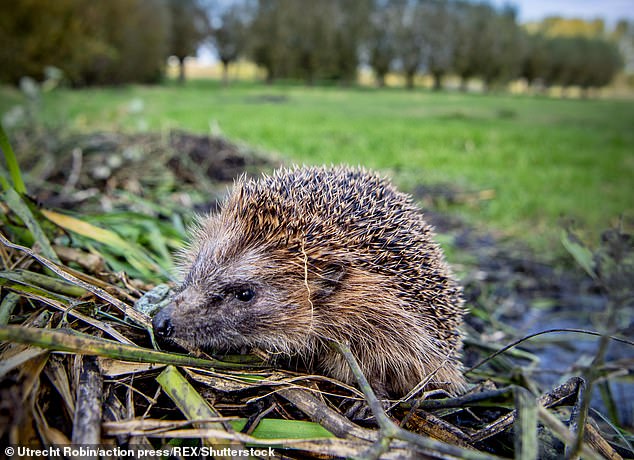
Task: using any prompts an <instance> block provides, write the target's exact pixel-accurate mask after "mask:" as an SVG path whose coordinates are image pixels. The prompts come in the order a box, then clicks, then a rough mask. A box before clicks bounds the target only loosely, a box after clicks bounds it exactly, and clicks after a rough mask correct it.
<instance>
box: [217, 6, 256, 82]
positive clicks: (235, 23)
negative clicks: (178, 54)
mask: <svg viewBox="0 0 634 460" xmlns="http://www.w3.org/2000/svg"><path fill="white" fill-rule="evenodd" d="M248 23H249V13H248V11H247V7H246V5H244V4H241V3H237V4H233V5H231V6H230V7H229V8H227V9H226V10H225V11H224V12H223V13H222V14H221V15H220V25H219V26H218V27H216V28H214V34H213V39H214V43H215V45H216V50H217V51H218V57H219V58H220V62H222V81H223V83H224V84H225V85H226V84H227V83H228V82H229V64H230V63H232V62H234V61H235V60H236V59H238V57H239V56H240V55H241V54H243V53H244V51H245V49H246V43H247V30H248Z"/></svg>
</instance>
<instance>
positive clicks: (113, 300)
mask: <svg viewBox="0 0 634 460" xmlns="http://www.w3.org/2000/svg"><path fill="white" fill-rule="evenodd" d="M47 142H48V143H49V144H50V145H49V147H47V149H45V150H39V151H40V152H45V153H44V154H43V156H41V157H40V156H38V155H36V154H35V153H33V152H36V151H38V148H40V147H41V146H40V147H37V148H36V147H35V144H36V143H35V144H34V143H33V142H29V139H28V137H26V136H23V137H20V136H18V137H17V140H16V141H15V142H14V144H15V145H16V146H17V148H18V149H20V150H19V151H20V152H27V155H26V156H25V157H24V161H23V164H22V166H26V167H27V168H29V169H28V170H29V176H28V177H29V181H28V184H29V191H30V192H31V193H30V195H33V196H36V197H37V198H38V200H39V203H38V202H35V201H33V200H32V199H31V198H29V195H28V194H25V193H20V191H19V190H17V189H18V188H19V187H15V189H14V188H12V187H10V186H7V187H6V188H5V191H4V192H3V199H2V201H0V207H1V209H2V211H3V212H2V215H1V217H0V236H1V238H0V260H1V261H2V267H1V271H0V342H2V344H1V345H0V439H1V440H2V444H3V445H9V444H10V445H29V446H33V447H44V446H49V445H66V444H70V443H71V442H72V443H73V444H77V445H79V444H84V445H91V444H92V445H95V444H101V445H104V446H120V447H125V448H130V449H138V450H140V449H144V448H146V449H150V448H152V449H158V448H162V449H170V448H173V447H175V446H192V447H200V446H206V447H211V448H215V449H219V450H220V449H223V448H227V447H229V448H235V449H246V448H247V447H249V448H250V447H256V448H262V449H268V448H269V447H270V448H271V449H273V452H274V455H276V456H284V457H285V458H324V457H326V458H330V457H335V458H348V457H356V458H399V459H400V458H420V457H422V456H424V457H426V458H439V459H444V458H457V457H458V458H473V459H487V458H494V456H498V457H513V456H515V457H516V458H545V459H551V458H552V459H555V458H562V456H563V455H564V453H565V452H568V453H570V455H571V456H574V455H576V454H579V455H581V456H583V457H584V458H600V456H603V457H606V458H622V457H631V456H633V455H634V450H632V442H633V436H632V434H631V432H628V431H626V430H625V427H626V426H627V424H628V423H630V424H631V419H630V420H629V421H628V420H627V419H626V418H624V417H623V416H622V415H621V414H620V413H619V411H618V410H616V407H615V406H616V404H615V403H614V401H615V399H614V398H613V397H611V396H610V391H611V388H613V386H611V385H613V384H614V382H617V381H619V382H620V381H625V382H626V383H625V384H627V383H629V382H628V379H629V380H630V381H631V376H632V366H631V360H630V361H627V360H628V359H630V358H627V357H623V358H618V359H621V361H619V360H613V359H612V358H613V356H614V355H613V353H614V352H613V351H611V349H610V347H609V344H610V342H611V341H613V340H610V339H609V337H610V336H612V337H614V338H615V339H617V340H618V341H619V342H618V345H619V346H620V348H628V347H629V348H631V346H632V342H631V340H628V339H627V334H628V331H631V329H628V328H631V319H632V318H631V314H629V313H628V312H630V313H631V311H632V301H633V300H632V283H631V280H632V278H633V277H634V248H633V246H632V239H631V237H630V236H629V235H627V234H625V233H624V232H622V231H620V230H611V231H609V232H607V233H606V236H605V238H604V240H603V241H602V242H601V244H600V245H599V247H598V248H597V249H596V250H594V251H591V250H590V249H588V248H587V247H586V246H585V245H583V244H582V243H581V242H580V241H578V240H577V239H575V237H574V235H573V234H572V233H568V234H567V235H566V238H565V240H564V242H565V244H566V245H567V248H568V250H569V251H570V253H571V254H572V255H573V257H574V258H575V260H576V261H577V262H578V263H579V265H580V266H581V267H583V269H584V270H585V271H586V272H587V274H588V275H587V276H586V277H585V278H581V277H580V276H578V275H572V274H570V273H563V274H562V273H560V272H559V271H557V270H555V269H553V268H551V267H548V266H546V265H544V264H540V263H538V262H536V261H535V260H534V259H531V258H530V257H527V256H526V253H524V252H517V247H510V246H505V245H500V244H499V242H498V241H496V240H495V239H493V238H492V237H491V236H490V235H483V234H480V233H478V232H475V231H474V230H473V229H470V228H468V227H467V226H465V225H464V224H463V223H461V222H460V221H458V220H453V219H447V218H446V217H445V216H443V215H440V214H434V213H433V212H430V213H429V214H428V215H429V216H430V217H431V220H432V221H433V223H434V224H436V226H437V227H438V228H439V230H441V231H442V232H446V233H448V234H450V235H453V239H454V246H455V247H457V248H459V249H460V251H463V252H466V253H468V254H469V255H470V257H469V258H465V262H464V263H463V264H462V269H461V270H462V271H464V272H465V276H464V280H465V284H466V295H467V298H468V304H469V305H470V306H471V310H472V314H471V319H469V321H468V324H467V327H466V329H467V331H466V332H467V335H468V337H467V339H466V341H465V354H466V357H467V363H466V365H467V366H468V367H469V366H470V367H471V368H470V369H468V371H467V375H468V377H469V378H470V381H471V382H472V383H473V387H472V389H471V390H470V391H469V392H468V393H467V394H465V395H461V396H460V397H450V396H449V395H447V394H444V393H443V392H438V391H435V392H429V391H425V389H424V388H423V389H422V390H421V391H419V392H417V393H416V394H412V395H410V396H409V397H408V398H406V399H404V400H403V401H389V402H383V403H379V402H378V401H377V400H376V396H375V395H374V393H373V392H372V390H371V388H369V387H368V386H366V385H365V384H364V378H363V376H362V375H359V374H355V376H356V377H357V379H358V382H359V385H358V387H351V386H347V385H344V384H342V383H340V382H337V381H334V380H332V379H329V378H325V377H323V376H318V375H311V374H308V373H306V372H305V371H304V370H303V369H302V367H301V365H300V363H294V362H292V361H285V360H283V359H280V360H278V362H277V365H276V366H275V367H273V366H272V364H271V363H267V362H264V361H262V360H261V359H259V358H258V357H257V351H256V353H255V354H252V355H238V356H233V355H229V356H213V355H204V354H201V355H198V356H191V355H187V354H179V353H173V352H166V351H161V350H158V349H156V348H155V347H154V341H153V338H152V333H151V326H150V318H149V317H148V316H147V315H146V314H145V313H144V311H145V309H139V308H134V306H135V305H136V306H137V307H139V306H141V305H146V306H147V304H150V306H151V307H152V306H154V307H160V305H162V303H163V302H166V301H167V300H166V295H167V294H168V292H169V291H168V289H169V288H168V287H167V286H165V285H160V283H164V282H167V283H168V284H169V283H170V280H171V275H170V273H171V271H172V269H173V267H172V265H171V264H172V262H171V253H172V252H173V251H174V250H176V249H177V248H178V247H179V245H180V244H181V241H182V238H183V236H184V233H183V227H184V222H186V219H185V214H191V212H192V210H193V209H194V208H197V207H198V208H203V207H205V206H207V207H209V206H210V203H213V201H214V200H215V199H217V198H218V197H219V196H220V195H221V191H220V189H221V188H224V187H226V183H227V181H230V180H232V179H233V178H234V177H235V176H236V175H239V174H241V173H242V172H246V173H254V172H256V171H257V170H259V169H262V168H269V167H271V166H272V165H273V162H270V161H267V160H266V159H264V157H262V156H260V155H258V154H255V153H253V152H252V151H249V150H248V149H244V148H242V147H236V146H235V145H233V144H232V143H230V142H228V141H226V140H224V139H219V138H207V137H203V136H194V135H190V134H187V133H182V132H176V133H171V134H169V135H167V136H165V137H162V136H160V135H157V134H142V135H120V134H106V133H99V134H85V135H77V136H70V137H68V138H66V139H61V140H60V139H57V140H55V139H48V141H47ZM4 149H5V147H4V146H3V150H4ZM29 152H31V153H29ZM5 155H6V152H5ZM95 174H96V175H95ZM37 178H40V180H39V181H38V180H37ZM13 183H14V184H16V183H17V181H16V178H13ZM219 184H221V185H219ZM7 185H8V184H7ZM16 190H17V191H16ZM211 206H213V204H211ZM53 208H62V209H72V210H73V211H74V215H73V216H70V215H69V214H68V213H62V212H59V211H58V210H55V209H53ZM175 216H176V217H175ZM157 285H158V286H157ZM148 291H149V292H148ZM579 301H582V303H577V302H579ZM537 304H539V305H540V306H541V307H540V308H541V309H542V310H543V311H547V312H548V313H549V314H554V313H560V312H562V311H564V310H567V309H569V308H571V307H572V306H573V305H575V304H577V305H581V307H580V310H579V311H583V312H584V314H587V315H588V316H591V317H595V316H596V317H597V318H598V319H597V324H601V325H603V326H601V327H600V328H598V330H599V333H600V334H599V335H600V337H599V338H598V339H596V338H595V342H593V343H594V346H593V347H592V348H591V350H592V353H591V354H590V355H589V356H590V361H591V362H588V363H587V364H579V365H578V366H577V367H576V368H574V367H573V366H570V367H569V369H567V370H569V371H570V372H569V373H568V374H566V375H564V376H562V378H560V379H558V380H557V382H556V383H553V384H547V385H546V386H544V384H543V381H542V382H541V383H542V384H541V385H540V380H539V379H538V378H537V377H536V376H537V375H539V371H540V368H541V366H542V365H541V364H540V358H542V356H541V355H539V356H538V355H537V354H536V352H535V351H533V350H531V349H530V348H525V347H524V346H523V345H524V344H522V346H520V347H510V348H509V349H503V348H502V345H504V344H508V343H510V342H512V341H513V340H515V339H519V338H521V337H522V336H523V335H524V332H521V333H518V331H517V328H519V327H520V326H523V327H524V326H525V328H526V333H529V332H531V331H533V329H532V327H533V326H531V325H528V326H527V325H526V324H525V319H526V317H527V316H530V315H533V314H535V315H536V313H533V311H534V310H535V307H536V305H537ZM577 313H578V312H577ZM541 318H547V317H546V316H543V317H541ZM548 318H549V321H550V317H548ZM534 319H535V322H534V323H535V327H537V325H538V324H537V323H539V321H540V317H538V316H535V317H534ZM537 329H539V330H541V329H543V328H537ZM568 340H570V339H568ZM597 343H598V345H597ZM542 345H544V346H545V347H546V348H548V345H549V344H548V343H542ZM339 352H340V353H342V355H343V356H344V357H346V356H347V355H346V347H345V344H341V346H340V348H339ZM629 356H631V354H630V355H629ZM346 359H348V363H349V365H350V366H351V369H353V370H354V365H355V362H354V357H351V358H349V357H347V358H346ZM543 359H546V358H543ZM629 385H630V387H629V388H631V383H629ZM593 388H598V389H599V391H600V392H601V394H602V395H603V394H607V396H605V397H604V398H603V399H602V400H603V404H604V406H605V414H606V415H596V413H595V412H593V411H592V410H591V409H590V399H589V395H591V394H592V393H593ZM259 455H261V456H267V455H268V454H263V453H261V454H259Z"/></svg>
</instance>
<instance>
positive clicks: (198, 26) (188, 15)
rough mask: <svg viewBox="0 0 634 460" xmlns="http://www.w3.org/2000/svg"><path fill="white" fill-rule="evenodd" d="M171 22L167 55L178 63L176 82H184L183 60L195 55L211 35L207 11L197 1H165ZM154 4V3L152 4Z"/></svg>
mask: <svg viewBox="0 0 634 460" xmlns="http://www.w3.org/2000/svg"><path fill="white" fill-rule="evenodd" d="M167 2H168V8H169V12H170V20H171V35H170V46H169V54H170V55H172V56H176V58H177V59H178V63H179V72H178V81H179V82H180V83H183V82H184V81H185V58H186V57H188V56H192V55H195V54H196V50H197V49H198V46H199V45H200V43H201V42H202V41H203V40H205V39H206V38H208V37H209V35H210V34H211V26H210V23H209V17H208V16H207V11H206V10H205V8H204V7H203V6H202V5H201V4H200V3H199V2H198V1H197V0H167ZM152 3H153V4H156V2H152Z"/></svg>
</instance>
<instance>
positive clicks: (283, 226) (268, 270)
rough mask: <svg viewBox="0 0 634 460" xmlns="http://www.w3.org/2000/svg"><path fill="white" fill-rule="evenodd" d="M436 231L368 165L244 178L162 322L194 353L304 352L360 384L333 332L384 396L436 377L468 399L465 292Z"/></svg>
mask: <svg viewBox="0 0 634 460" xmlns="http://www.w3.org/2000/svg"><path fill="white" fill-rule="evenodd" d="M432 238H433V232H432V229H431V228H430V226H429V225H428V224H426V223H425V221H424V220H423V216H422V214H421V212H420V210H419V209H418V208H417V207H416V206H415V205H414V204H413V202H412V199H411V198H410V197H409V196H408V195H405V194H403V193H400V192H398V191H397V190H396V189H395V188H394V187H393V186H392V185H390V184H389V183H388V182H386V181H385V180H383V179H381V178H379V177H377V176H375V175H373V174H370V173H367V172H365V171H364V170H362V169H351V168H347V167H334V168H314V167H311V168H308V167H304V168H294V169H281V170H278V171H276V172H275V173H274V174H273V175H272V176H263V177H262V178H260V179H259V180H245V179H241V180H239V181H238V182H237V183H236V184H235V187H234V189H233V191H232V193H231V194H230V195H229V197H228V199H227V200H226V202H225V203H224V205H223V206H222V208H221V210H220V212H219V213H218V214H215V215H210V216H209V217H206V218H203V219H201V221H200V224H199V226H198V228H197V229H196V230H195V231H194V234H193V239H192V242H191V244H190V247H189V248H188V249H187V251H186V252H185V258H184V260H185V264H184V269H185V273H186V277H185V280H184V283H183V285H182V287H181V289H180V292H179V293H178V294H177V296H176V297H175V299H174V302H173V303H172V305H171V306H170V307H168V308H167V309H165V310H163V311H162V312H161V313H159V316H160V318H161V320H162V321H164V320H166V319H167V320H168V321H169V331H168V332H169V334H166V335H170V336H171V337H172V338H173V339H174V340H175V341H176V342H177V343H180V344H181V345H183V346H185V347H186V348H216V349H218V348H221V349H222V348H225V349H226V348H239V347H243V346H248V347H258V348H261V349H264V350H267V351H269V352H271V353H279V352H282V353H284V354H298V355H300V356H303V357H304V358H305V359H306V361H307V362H308V363H310V364H313V365H314V366H315V367H317V368H318V369H321V370H322V371H324V372H325V373H326V374H328V375H330V376H333V377H335V378H337V379H340V380H342V381H344V382H348V383H351V382H353V381H354V379H353V376H352V374H351V372H350V370H349V368H348V365H347V364H346V363H345V362H344V361H343V359H342V358H341V357H340V356H339V355H338V354H337V353H335V352H333V351H332V350H331V349H330V348H329V347H328V346H327V344H326V342H327V340H328V339H334V340H337V341H340V342H345V343H348V344H349V345H350V347H351V350H352V351H353V353H354V354H355V356H356V357H357V359H358V361H359V363H360V365H361V368H362V370H363V371H364V373H365V375H366V377H367V378H368V380H369V381H370V383H371V384H372V385H373V386H374V388H375V390H377V391H379V392H380V393H382V394H390V395H393V396H401V395H403V394H405V393H407V392H408V391H409V390H411V389H412V388H413V387H415V386H416V385H417V384H418V383H419V382H421V381H424V380H426V379H427V380H428V386H427V388H444V389H446V390H448V391H449V392H451V393H459V392H460V391H462V390H463V388H464V379H463V376H462V374H461V372H460V364H459V359H458V352H459V349H460V346H461V338H460V334H459V332H458V327H459V325H460V323H461V321H462V315H463V308H462V304H463V302H462V298H461V290H460V287H459V286H458V284H457V283H456V281H455V280H454V277H453V275H452V273H451V270H450V269H449V267H448V266H447V264H446V263H445V261H444V258H443V254H442V252H441V250H440V248H439V247H438V245H436V244H435V243H434V242H433V241H432ZM241 293H242V294H241ZM251 294H253V298H252V299H250V300H246V301H245V300H244V299H248V297H250V296H251ZM240 298H241V299H242V300H240ZM156 322H157V320H156V319H155V325H156ZM162 326H165V325H164V324H163V325H162ZM163 329H165V327H163Z"/></svg>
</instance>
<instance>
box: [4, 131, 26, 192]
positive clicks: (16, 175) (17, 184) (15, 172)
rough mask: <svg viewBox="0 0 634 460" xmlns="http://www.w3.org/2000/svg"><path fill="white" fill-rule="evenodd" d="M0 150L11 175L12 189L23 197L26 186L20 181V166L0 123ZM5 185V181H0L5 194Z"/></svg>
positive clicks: (6, 189)
mask: <svg viewBox="0 0 634 460" xmlns="http://www.w3.org/2000/svg"><path fill="white" fill-rule="evenodd" d="M0 149H1V150H2V153H4V160H5V161H6V163H7V169H8V170H9V174H11V180H12V181H13V188H15V191H16V192H18V193H19V194H21V195H24V194H25V193H26V186H25V185H24V181H23V180H22V173H20V165H19V164H18V160H17V158H16V157H15V153H14V152H13V148H11V143H10V142H9V138H8V137H7V133H6V132H5V131H4V128H3V126H2V123H0ZM7 185H8V184H7V183H6V181H2V186H3V187H5V189H4V190H5V192H6V191H8V188H6V186H7Z"/></svg>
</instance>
